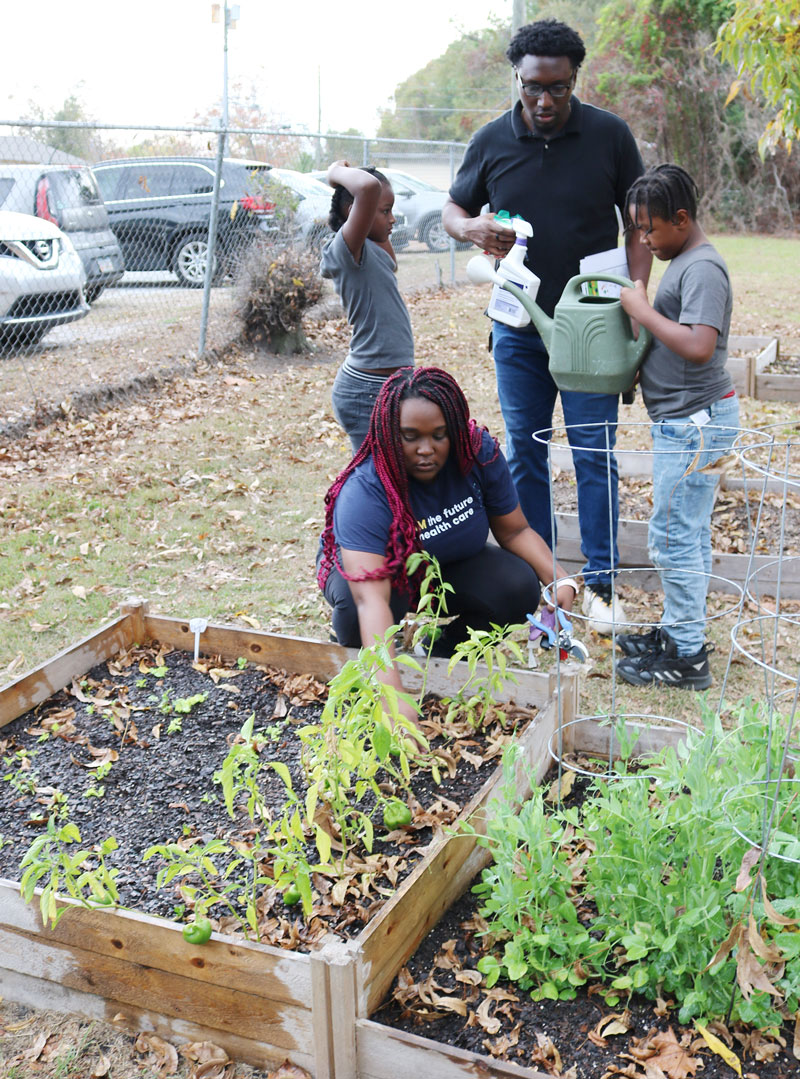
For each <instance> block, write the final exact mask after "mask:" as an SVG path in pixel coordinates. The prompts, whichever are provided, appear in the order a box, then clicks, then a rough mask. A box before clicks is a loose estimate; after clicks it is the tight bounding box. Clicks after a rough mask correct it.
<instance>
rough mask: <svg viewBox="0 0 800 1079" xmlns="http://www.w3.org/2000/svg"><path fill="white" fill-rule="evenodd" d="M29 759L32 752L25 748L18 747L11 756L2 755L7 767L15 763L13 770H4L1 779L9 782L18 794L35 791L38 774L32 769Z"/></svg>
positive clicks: (30, 759)
mask: <svg viewBox="0 0 800 1079" xmlns="http://www.w3.org/2000/svg"><path fill="white" fill-rule="evenodd" d="M31 761H32V754H31V753H29V751H28V750H27V749H18V750H16V752H15V753H13V754H12V756H10V757H3V764H4V765H5V766H6V767H7V768H10V767H13V766H14V765H16V767H15V768H14V770H13V771H10V772H6V774H5V775H4V776H3V781H4V782H5V783H10V784H11V786H12V787H13V788H14V790H15V791H18V792H19V793H20V794H35V793H36V787H37V784H38V782H39V776H38V775H37V773H36V772H34V771H33V768H32V766H31Z"/></svg>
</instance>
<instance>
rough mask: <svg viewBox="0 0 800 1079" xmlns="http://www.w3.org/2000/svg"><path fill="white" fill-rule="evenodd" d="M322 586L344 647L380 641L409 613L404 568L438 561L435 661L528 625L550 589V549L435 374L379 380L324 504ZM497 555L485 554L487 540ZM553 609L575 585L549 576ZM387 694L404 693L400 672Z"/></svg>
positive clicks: (464, 408) (414, 372)
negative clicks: (546, 584) (414, 558)
mask: <svg viewBox="0 0 800 1079" xmlns="http://www.w3.org/2000/svg"><path fill="white" fill-rule="evenodd" d="M325 505H326V513H325V531H324V532H323V536H322V549H321V557H320V560H319V570H318V580H319V585H320V587H321V588H322V590H323V592H324V594H325V598H326V599H327V601H328V603H330V605H331V607H332V608H333V629H334V633H335V634H336V638H337V640H338V641H339V643H340V644H344V645H349V646H352V647H359V646H360V645H362V644H373V643H374V641H375V638H376V637H378V638H381V639H382V638H383V636H384V634H385V632H386V630H387V629H388V628H389V626H391V625H394V624H395V623H396V622H398V621H399V620H400V619H401V618H402V616H403V615H404V614H405V613H406V611H407V610H408V609H409V607H410V606H411V605H412V604H415V602H416V595H415V593H416V585H417V582H416V581H415V580H414V579H409V577H408V575H407V573H406V568H405V567H406V559H407V558H408V556H409V555H410V554H411V553H412V552H414V551H420V550H423V549H424V550H425V551H428V552H429V553H430V554H432V555H435V556H436V558H437V559H438V560H439V563H440V565H441V570H442V576H443V578H444V580H445V581H446V582H447V583H448V584H450V585H451V586H452V588H453V590H454V591H453V593H450V592H448V593H447V608H448V614H449V615H458V618H456V619H455V621H453V622H451V623H450V624H449V625H448V626H446V627H445V628H444V632H443V634H442V636H441V638H440V639H439V641H437V648H436V650H437V652H442V653H443V654H448V655H449V654H450V653H451V652H452V650H453V648H454V646H455V645H456V644H457V643H458V642H459V641H462V640H465V639H466V638H467V637H468V629H470V628H471V629H476V630H487V629H489V628H490V625H491V623H492V622H494V623H495V624H496V625H506V624H509V623H514V622H524V621H525V615H526V614H527V612H529V611H530V612H533V611H535V610H536V608H537V607H538V606H539V600H540V594H541V591H540V584H539V582H540V581H552V580H553V569H554V565H553V555H552V553H551V551H550V548H549V547H548V546H547V544H546V543H545V542H544V540H543V539H542V538H541V536H539V535H538V533H536V532H534V531H533V529H532V528H531V527H530V526H529V525H528V522H527V520H526V519H525V517H524V515H523V513H522V510H521V509H520V506H519V499H518V498H517V492H516V489H515V487H514V483H513V481H512V479H511V476H510V473H509V471H508V465H507V464H506V461H505V458H504V457H503V455H502V453H501V452H500V449H499V447H498V444H497V440H496V439H494V438H492V436H491V435H490V434H489V432H488V431H487V430H486V428H482V427H478V425H477V424H476V423H475V421H474V420H473V419H471V418H470V414H469V406H468V404H467V401H466V398H465V397H464V394H463V393H462V391H461V389H460V387H459V386H458V383H457V382H456V381H455V380H454V379H453V378H452V376H451V375H449V374H447V372H446V371H442V370H440V369H439V368H438V367H417V368H405V369H403V370H401V371H398V372H397V373H396V374H395V375H392V376H391V378H389V379H387V380H386V382H385V383H384V385H383V388H382V389H381V392H380V394H379V396H378V398H377V401H376V402H375V407H374V409H373V412H372V418H371V420H370V427H369V432H368V434H367V437H366V439H365V440H364V442H363V444H362V445H361V448H360V449H359V451H358V452H357V453H356V455H355V457H354V458H353V460H352V461H351V462H350V464H349V465H348V466H347V468H345V469H344V471H343V472H342V473H341V474H340V475H339V476H338V477H337V479H336V481H335V482H334V484H333V485H332V487H331V488H330V490H329V491H328V493H327V495H326V496H325ZM490 530H491V532H492V535H493V536H494V538H495V540H496V541H497V543H498V544H499V546H494V545H490V544H488V543H487V540H488V537H489V531H490ZM555 575H556V580H557V581H558V582H559V583H558V590H557V599H558V604H559V606H560V607H562V608H564V609H565V610H567V611H569V610H571V609H572V603H573V600H574V598H575V593H576V592H577V589H578V585H577V584H576V583H575V582H574V581H573V580H571V579H569V578H567V575H566V573H565V572H564V571H563V570H562V569H561V567H560V566H558V565H556V566H555ZM386 681H387V682H389V683H391V684H393V685H394V686H395V688H397V689H400V688H401V686H400V680H399V676H398V674H397V671H396V670H394V671H392V672H390V673H389V674H388V675H387V679H386Z"/></svg>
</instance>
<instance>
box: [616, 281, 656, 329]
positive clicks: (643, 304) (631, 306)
mask: <svg viewBox="0 0 800 1079" xmlns="http://www.w3.org/2000/svg"><path fill="white" fill-rule="evenodd" d="M619 302H620V303H621V304H622V310H623V311H624V312H625V314H626V315H630V317H631V318H632V319H636V320H637V322H641V321H642V315H645V316H646V315H647V312H648V311H649V310H650V301H649V300H648V299H647V289H646V288H645V287H644V282H643V281H636V282H634V286H633V288H623V289H622V290H621V292H620V294H619Z"/></svg>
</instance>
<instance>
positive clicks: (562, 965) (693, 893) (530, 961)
mask: <svg viewBox="0 0 800 1079" xmlns="http://www.w3.org/2000/svg"><path fill="white" fill-rule="evenodd" d="M735 718H736V720H737V722H736V726H735V727H734V728H733V729H729V730H723V728H722V726H721V724H720V722H719V720H718V719H716V718H715V717H714V716H713V715H711V714H710V712H709V711H708V710H706V714H705V715H704V716H703V721H704V725H705V730H704V732H702V733H701V732H698V731H694V730H692V729H689V731H688V733H687V736H686V739H685V741H683V742H681V743H679V744H678V746H677V748H666V749H664V750H662V751H661V752H660V753H658V754H655V755H653V756H649V757H647V758H643V759H640V760H638V761H637V760H636V759H635V758H633V757H630V759H629V760H628V761H627V763H626V762H624V761H623V762H619V763H618V765H617V769H618V774H617V775H607V774H604V775H603V776H601V777H598V778H595V779H593V780H592V781H591V786H590V790H589V791H588V794H587V797H586V800H585V801H584V803H583V805H582V807H581V812H580V813H578V811H577V810H576V809H574V808H569V809H557V808H553V809H552V810H551V811H549V812H547V811H545V806H544V802H543V794H542V791H541V790H537V791H536V792H535V793H534V795H533V797H532V798H531V799H530V801H529V802H527V803H526V804H525V805H524V806H523V807H522V808H521V809H520V811H519V812H518V813H517V812H516V810H515V809H514V806H513V800H512V799H513V786H512V785H511V782H510V775H511V773H510V771H509V772H508V779H509V781H508V784H507V790H506V798H507V802H506V803H505V804H504V803H503V802H502V801H501V802H499V803H497V804H496V805H495V806H494V807H493V810H492V812H493V816H492V817H491V819H490V820H489V823H488V827H487V835H486V839H485V840H484V842H485V843H486V844H487V845H488V846H489V847H490V849H491V850H492V855H493V864H492V866H491V867H489V868H488V869H487V870H486V871H485V873H484V874H483V878H482V880H481V883H480V884H479V885H477V886H476V889H475V890H476V892H478V894H479V895H480V896H481V898H482V900H483V907H482V913H483V915H484V917H486V918H487V920H488V923H489V931H488V932H489V935H488V937H487V943H488V944H489V952H488V954H487V955H486V956H485V957H484V958H483V959H482V960H481V967H480V969H481V970H482V971H483V972H484V973H485V974H486V975H487V978H489V979H490V980H492V981H494V980H496V979H497V977H499V976H501V975H502V976H505V977H508V978H510V979H511V980H513V981H517V982H518V983H519V984H520V986H521V987H523V988H526V989H530V991H531V993H532V995H533V996H534V997H535V998H537V997H542V996H549V997H560V998H562V999H563V998H568V997H570V996H572V995H573V994H574V991H575V986H576V985H577V984H580V982H581V981H583V980H586V979H587V978H592V979H597V980H599V981H601V982H602V983H603V984H604V986H605V994H606V999H607V1001H608V1002H609V1003H611V1004H616V1003H618V1002H619V1001H620V1000H624V999H626V998H627V997H629V996H630V994H631V993H633V992H640V993H642V994H643V995H645V996H647V997H650V998H651V999H655V997H656V996H657V995H661V996H665V995H666V994H669V995H670V996H671V997H672V998H674V999H675V1000H676V1001H677V1002H678V1005H679V1020H680V1022H682V1023H686V1022H688V1021H690V1020H691V1019H692V1018H702V1019H705V1020H709V1019H715V1018H724V1017H726V1016H728V1015H729V1014H731V1015H732V1017H733V1018H734V1019H742V1020H744V1021H746V1022H748V1023H751V1024H754V1025H756V1026H758V1027H760V1028H762V1029H773V1028H777V1026H779V1025H780V1023H781V1022H782V1021H783V1019H784V1018H785V1017H786V1016H788V1015H792V1014H794V1012H796V1010H797V1008H798V1005H799V1004H800V933H799V932H798V931H797V925H798V924H799V923H800V869H798V866H797V864H795V863H790V862H787V861H780V860H777V859H767V860H766V861H765V862H764V863H763V864H761V862H760V861H759V851H758V848H757V847H756V846H751V845H750V844H748V842H746V841H745V840H743V839H742V838H741V835H739V834H737V831H736V830H735V829H734V827H733V823H734V821H733V820H732V819H731V815H730V812H729V811H728V809H727V808H726V804H725V802H726V797H727V796H728V793H729V792H730V791H731V790H732V789H733V790H738V791H742V793H741V795H740V797H739V798H738V800H737V810H736V812H737V813H738V814H739V817H740V822H741V820H744V819H745V818H746V820H747V821H748V822H749V826H750V827H753V826H755V824H756V822H757V821H760V820H763V819H764V810H765V787H764V786H763V785H762V786H761V787H760V788H759V787H756V788H755V792H753V791H750V792H748V790H747V788H748V786H752V784H754V783H759V782H760V781H761V780H763V779H764V777H765V776H766V774H767V773H768V772H769V774H771V775H772V776H773V777H775V776H776V775H777V774H778V772H777V770H778V768H779V762H780V752H781V744H780V743H781V733H782V731H781V728H782V727H783V731H784V732H785V724H783V723H782V721H778V720H775V719H774V717H773V728H774V729H773V731H772V736H771V737H769V732H768V725H767V722H766V719H765V718H764V717H763V716H761V715H760V714H759V711H758V706H757V705H754V704H752V702H751V703H749V704H748V705H747V706H746V707H745V708H743V709H742V710H741V711H740V714H739V715H738V716H737V717H735ZM619 733H620V736H621V741H622V742H623V744H625V746H626V748H627V750H628V751H629V752H630V751H631V749H632V746H633V738H632V736H631V735H630V733H627V734H625V733H624V732H621V731H620V732H619ZM513 764H514V758H513V750H512V751H511V752H510V753H509V754H508V756H507V759H506V760H505V761H504V767H505V768H506V769H510V768H512V767H513ZM742 776H746V777H748V778H750V777H752V782H751V783H745V784H742V780H741V777H742ZM796 794H797V791H796V789H795V790H792V789H791V781H790V783H789V788H788V789H787V791H786V795H785V797H784V799H783V802H782V803H781V806H780V807H779V810H778V813H777V815H776V822H777V823H776V829H775V831H776V832H780V831H781V830H782V829H784V828H785V830H786V834H787V835H789V836H790V835H791V832H792V830H793V829H794V828H795V827H796V822H797V820H798V814H797V812H796V803H797V801H798V799H797V798H796ZM748 799H749V803H748V805H747V806H745V803H747V802H748ZM737 827H738V828H739V831H740V832H742V834H747V833H746V832H743V830H742V828H741V827H740V826H739V823H737ZM699 837H702V839H700V838H699ZM759 838H760V836H759ZM756 863H758V870H757V872H756V875H755V877H754V878H753V879H750V875H749V870H750V869H752V867H753V865H755V864H756ZM736 987H738V991H736V992H735V989H736Z"/></svg>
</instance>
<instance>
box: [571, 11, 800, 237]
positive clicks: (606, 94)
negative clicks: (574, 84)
mask: <svg viewBox="0 0 800 1079" xmlns="http://www.w3.org/2000/svg"><path fill="white" fill-rule="evenodd" d="M795 2H797V0H795ZM732 11H733V0H608V2H607V3H606V4H605V6H604V7H603V9H602V11H601V13H600V17H599V34H598V39H597V43H596V49H595V52H594V54H593V56H592V58H591V63H590V64H587V72H586V75H585V76H583V77H582V80H581V83H580V84H579V93H582V94H583V96H584V97H585V98H586V99H587V100H590V101H592V102H593V103H595V104H598V105H601V106H603V107H605V108H608V109H611V110H612V111H614V112H616V113H618V114H619V115H620V116H622V117H623V118H624V119H625V120H627V121H628V123H629V124H630V126H631V128H632V129H633V131H634V133H635V134H636V136H637V139H638V140H639V144H640V146H641V147H642V150H643V153H644V156H645V159H646V162H647V163H648V164H655V163H657V162H659V161H674V162H676V163H678V164H681V165H683V166H684V167H685V168H687V169H688V170H689V171H690V172H691V173H692V175H693V176H694V177H695V179H696V180H697V183H698V186H699V187H700V191H701V193H702V195H703V197H704V199H703V211H704V214H706V215H707V216H709V217H711V218H713V219H715V222H716V224H717V225H720V226H723V227H726V228H734V229H735V228H742V227H755V228H775V227H791V226H792V224H793V211H792V205H793V202H794V201H795V196H796V192H797V187H798V184H800V173H798V170H797V167H796V166H795V165H794V163H790V162H788V161H787V159H786V155H785V154H784V155H783V157H779V158H776V159H775V160H774V161H773V162H772V163H771V165H770V167H769V168H768V169H766V170H765V168H764V167H763V165H762V163H761V160H760V158H759V154H758V134H759V131H760V130H761V128H762V127H763V122H764V121H763V118H762V114H761V111H760V109H759V107H758V106H757V105H756V103H755V102H753V101H748V100H745V99H744V95H741V97H740V99H739V100H737V101H736V102H734V105H733V107H729V108H726V107H725V106H726V96H727V94H728V88H729V86H730V82H731V73H730V69H728V68H726V67H725V66H724V64H723V62H722V60H721V59H720V58H719V57H717V56H716V55H715V54H714V51H713V48H712V43H713V41H714V37H715V35H716V32H717V30H718V28H719V27H720V25H722V23H724V22H725V20H726V19H727V18H728V17H729V16H730V14H731V13H732Z"/></svg>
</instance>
